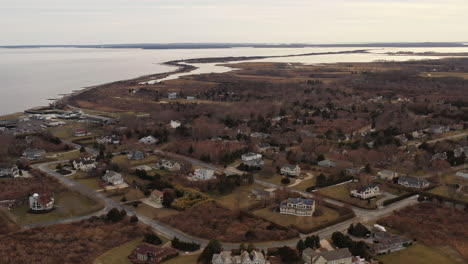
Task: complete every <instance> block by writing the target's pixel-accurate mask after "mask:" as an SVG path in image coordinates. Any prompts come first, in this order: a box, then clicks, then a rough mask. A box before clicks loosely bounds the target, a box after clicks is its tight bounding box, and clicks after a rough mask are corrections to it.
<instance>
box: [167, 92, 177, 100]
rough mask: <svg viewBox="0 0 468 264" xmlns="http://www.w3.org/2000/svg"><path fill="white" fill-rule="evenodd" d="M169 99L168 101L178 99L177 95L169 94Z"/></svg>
mask: <svg viewBox="0 0 468 264" xmlns="http://www.w3.org/2000/svg"><path fill="white" fill-rule="evenodd" d="M167 98H168V99H177V93H168V94H167Z"/></svg>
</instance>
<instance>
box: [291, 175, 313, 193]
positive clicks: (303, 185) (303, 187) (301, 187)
mask: <svg viewBox="0 0 468 264" xmlns="http://www.w3.org/2000/svg"><path fill="white" fill-rule="evenodd" d="M291 182H292V183H294V181H291ZM314 185H315V177H313V178H312V179H308V180H304V181H302V182H301V183H299V184H298V185H296V186H293V187H291V188H293V189H294V190H298V191H302V192H305V190H306V189H307V188H309V187H311V186H314Z"/></svg>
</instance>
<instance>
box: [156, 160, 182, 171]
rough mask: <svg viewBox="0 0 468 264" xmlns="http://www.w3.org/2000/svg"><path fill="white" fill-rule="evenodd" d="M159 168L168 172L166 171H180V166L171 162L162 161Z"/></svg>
mask: <svg viewBox="0 0 468 264" xmlns="http://www.w3.org/2000/svg"><path fill="white" fill-rule="evenodd" d="M160 168H162V169H165V170H168V171H180V169H181V166H180V163H178V162H176V161H172V160H164V159H163V160H162V161H161V164H160Z"/></svg>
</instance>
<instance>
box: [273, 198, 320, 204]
mask: <svg viewBox="0 0 468 264" xmlns="http://www.w3.org/2000/svg"><path fill="white" fill-rule="evenodd" d="M286 203H291V204H298V203H303V204H306V205H312V204H313V203H314V200H313V199H304V198H288V199H287V200H284V201H283V202H282V203H281V204H286Z"/></svg>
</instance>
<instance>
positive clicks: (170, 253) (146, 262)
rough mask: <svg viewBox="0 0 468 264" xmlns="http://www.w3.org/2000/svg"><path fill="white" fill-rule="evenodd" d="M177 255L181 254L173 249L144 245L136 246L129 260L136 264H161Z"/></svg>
mask: <svg viewBox="0 0 468 264" xmlns="http://www.w3.org/2000/svg"><path fill="white" fill-rule="evenodd" d="M177 255H179V252H178V251H177V250H175V249H173V248H171V247H159V246H155V245H152V244H148V243H142V244H140V245H138V246H136V248H135V249H134V250H133V252H132V254H131V255H130V256H128V259H129V260H130V261H131V262H132V263H134V264H159V263H161V262H163V261H165V260H168V259H170V258H173V257H176V256H177Z"/></svg>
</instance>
